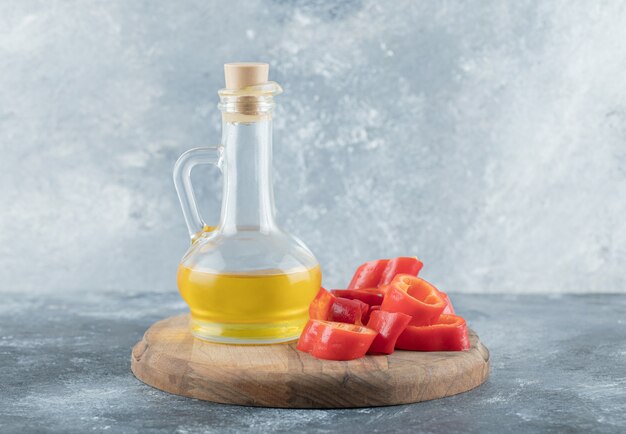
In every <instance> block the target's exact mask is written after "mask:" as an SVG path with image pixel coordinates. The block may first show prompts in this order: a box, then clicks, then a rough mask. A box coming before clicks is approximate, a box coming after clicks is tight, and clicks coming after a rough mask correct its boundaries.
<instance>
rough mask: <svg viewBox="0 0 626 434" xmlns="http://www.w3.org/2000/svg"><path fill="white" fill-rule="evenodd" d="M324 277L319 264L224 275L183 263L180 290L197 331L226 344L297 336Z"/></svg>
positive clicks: (278, 339)
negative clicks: (305, 267)
mask: <svg viewBox="0 0 626 434" xmlns="http://www.w3.org/2000/svg"><path fill="white" fill-rule="evenodd" d="M321 280H322V274H321V271H320V268H319V266H317V267H314V268H311V269H308V270H307V269H300V270H294V271H293V272H280V271H271V270H267V271H263V272H258V273H247V274H219V273H211V272H206V271H199V270H194V269H191V268H188V267H185V266H183V265H182V264H181V265H180V266H179V268H178V289H179V291H180V293H181V295H182V296H183V299H184V300H185V301H186V302H187V304H188V305H189V308H190V310H191V318H192V320H191V330H192V333H193V334H194V335H195V336H197V337H199V338H203V339H207V340H210V341H214V342H224V343H274V342H285V341H289V340H293V339H297V338H298V336H299V335H300V333H301V331H302V328H303V327H304V325H305V324H306V322H307V320H308V317H309V311H308V308H309V304H310V303H311V301H312V300H313V298H314V297H315V295H316V294H317V292H318V290H319V288H320V284H321Z"/></svg>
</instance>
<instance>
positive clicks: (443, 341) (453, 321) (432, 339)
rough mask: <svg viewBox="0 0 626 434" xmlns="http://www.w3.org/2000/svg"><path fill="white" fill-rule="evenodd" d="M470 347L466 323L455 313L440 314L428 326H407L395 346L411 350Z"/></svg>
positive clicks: (454, 349)
mask: <svg viewBox="0 0 626 434" xmlns="http://www.w3.org/2000/svg"><path fill="white" fill-rule="evenodd" d="M469 347H470V343H469V335H468V333H467V324H466V322H465V320H464V319H463V318H461V317H460V316H457V315H441V316H440V317H439V319H438V320H437V322H436V323H435V324H432V325H428V326H408V327H407V328H406V329H405V330H404V331H403V332H402V334H401V335H400V336H399V337H398V340H397V341H396V348H398V349H400V350H411V351H465V350H468V349H469Z"/></svg>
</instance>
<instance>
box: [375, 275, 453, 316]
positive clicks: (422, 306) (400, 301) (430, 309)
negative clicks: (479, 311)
mask: <svg viewBox="0 0 626 434" xmlns="http://www.w3.org/2000/svg"><path fill="white" fill-rule="evenodd" d="M445 307H446V305H445V302H444V300H443V298H441V295H439V291H438V290H437V288H435V287H434V286H433V285H431V284H430V283H428V282H427V281H425V280H424V279H420V278H419V277H415V276H410V275H408V274H400V275H397V276H396V277H395V278H394V280H393V281H392V282H391V285H390V286H389V288H388V290H387V293H386V294H385V298H384V299H383V303H382V304H381V306H380V310H384V311H387V312H402V313H406V314H407V315H411V316H412V317H413V318H412V319H411V323H410V324H411V325H426V324H432V323H434V322H435V321H436V320H437V318H438V317H439V315H441V312H443V309H444V308H445Z"/></svg>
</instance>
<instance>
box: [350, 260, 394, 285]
mask: <svg viewBox="0 0 626 434" xmlns="http://www.w3.org/2000/svg"><path fill="white" fill-rule="evenodd" d="M388 262H389V260H388V259H379V260H377V261H369V262H366V263H365V264H361V266H360V267H359V268H357V270H356V272H355V273H354V276H352V280H351V281H350V284H349V285H348V289H361V288H375V287H377V286H378V283H379V282H380V278H381V276H382V274H383V271H384V270H385V267H386V266H387V263H388Z"/></svg>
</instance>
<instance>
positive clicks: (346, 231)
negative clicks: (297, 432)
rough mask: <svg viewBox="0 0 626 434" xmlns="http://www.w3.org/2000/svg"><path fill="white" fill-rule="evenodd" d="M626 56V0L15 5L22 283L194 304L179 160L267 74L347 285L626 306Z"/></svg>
mask: <svg viewBox="0 0 626 434" xmlns="http://www.w3.org/2000/svg"><path fill="white" fill-rule="evenodd" d="M625 40H626V3H625V2H623V1H618V0H615V1H602V2H600V1H597V2H585V1H559V0H519V1H508V2H501V1H497V0H484V1H483V0H481V1H457V0H452V1H445V2H432V1H419V2H418V1H411V0H394V1H393V2H381V1H377V0H341V1H339V0H337V1H331V0H329V1H321V0H246V1H245V2H243V1H240V2H233V1H230V2H226V1H216V0H212V1H207V0H181V1H175V2H173V1H169V0H135V1H124V0H111V1H99V0H84V1H80V2H67V1H59V0H3V1H1V2H0V77H2V79H1V80H0V101H1V102H2V103H1V104H0V186H2V188H0V209H1V212H0V264H2V266H1V267H0V281H2V282H12V289H13V290H14V291H16V292H21V291H38V292H50V293H58V292H60V291H82V290H84V289H85V288H90V289H94V290H105V291H118V290H121V289H123V288H150V290H153V291H162V292H166V291H170V290H171V288H173V287H174V285H175V282H174V274H175V269H176V264H177V262H178V260H179V259H180V258H181V257H182V255H183V254H184V252H185V249H186V248H187V236H186V230H185V227H184V223H183V219H182V213H181V211H180V209H179V206H178V203H177V199H176V194H175V192H174V188H173V185H172V180H171V170H172V166H173V164H174V161H175V160H176V158H177V157H178V156H179V155H180V154H181V153H182V152H184V151H185V150H187V149H189V148H192V147H197V146H208V145H213V144H215V143H216V142H217V141H218V140H219V137H220V136H219V129H220V120H219V112H218V110H217V108H216V104H217V94H216V92H217V90H218V89H219V88H220V87H222V85H223V77H222V64H223V63H224V62H229V61H237V60H262V61H268V62H270V64H271V77H272V78H273V79H274V80H276V81H278V82H279V83H281V84H282V85H283V87H284V89H285V93H284V94H283V95H281V96H280V97H279V98H277V102H278V107H277V111H276V115H275V137H274V138H275V147H274V154H275V167H274V173H275V184H276V186H275V190H276V205H277V208H278V211H279V214H278V217H279V220H280V222H281V223H282V224H283V226H284V227H286V228H287V229H288V230H290V231H291V232H293V233H294V234H296V235H297V236H299V237H300V238H302V239H303V240H304V241H305V242H306V244H307V245H308V246H309V247H310V248H311V249H312V250H313V252H314V253H315V254H316V255H317V256H318V258H319V259H320V262H321V264H322V266H323V268H324V272H325V278H326V280H327V282H326V283H327V284H328V285H329V286H331V287H340V286H341V285H344V284H345V283H346V276H350V275H351V273H352V270H354V269H355V267H356V266H357V265H358V264H359V263H360V262H362V261H363V260H366V259H374V258H379V257H391V256H398V255H413V254H417V255H419V256H421V257H422V258H423V259H424V260H425V261H426V263H427V265H428V267H427V268H426V269H425V273H426V274H427V275H428V278H429V279H432V280H433V281H435V282H438V284H439V285H440V287H441V288H442V289H444V290H446V291H449V292H481V291H482V292H499V291H508V292H544V293H549V292H552V291H560V292H572V291H576V292H586V291H591V292H624V290H625V288H626V274H625V273H624V270H623V264H624V258H625V257H626V225H624V224H623V220H624V218H623V216H624V215H626V201H625V200H624V198H625V197H626V176H625V172H624V167H625V162H626V145H625V144H626V129H625V125H626V80H624V71H626V50H624V41H625ZM194 180H195V182H196V185H197V186H198V192H199V199H200V201H201V204H202V206H201V209H202V211H203V214H204V215H205V216H206V219H207V221H208V222H209V223H214V222H215V221H216V219H217V216H218V209H219V208H218V201H219V199H218V198H219V196H220V188H221V178H220V176H219V174H218V172H217V170H210V169H198V171H197V172H196V173H195V174H194ZM477 246H478V248H477ZM33 263H36V264H37V266H38V267H40V268H41V269H45V270H46V272H45V273H34V272H33ZM451 264H452V265H453V266H451ZM537 276H541V279H537ZM581 282H584V284H583V285H581V284H580V283H581ZM7 289H8V288H7Z"/></svg>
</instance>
